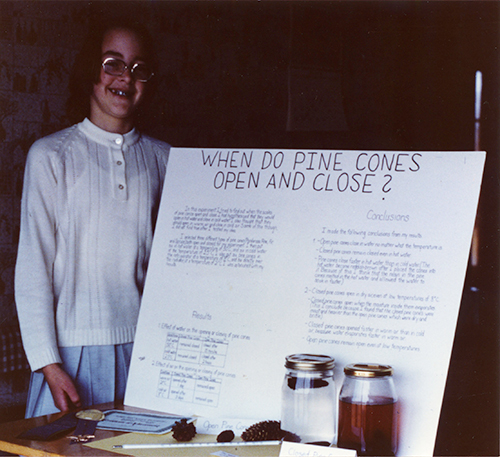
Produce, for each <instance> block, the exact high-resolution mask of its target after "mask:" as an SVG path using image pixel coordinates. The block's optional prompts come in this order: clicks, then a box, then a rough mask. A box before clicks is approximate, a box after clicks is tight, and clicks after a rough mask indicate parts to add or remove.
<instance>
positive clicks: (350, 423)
mask: <svg viewBox="0 0 500 457" xmlns="http://www.w3.org/2000/svg"><path fill="white" fill-rule="evenodd" d="M344 373H345V378H344V382H343V383H342V388H341V390H340V395H339V430H338V434H339V437H338V441H337V446H338V447H342V448H347V449H355V450H356V451H357V453H358V455H374V456H386V455H390V456H391V455H392V456H394V455H396V451H397V445H398V419H397V416H398V410H397V406H398V397H397V395H396V389H395V387H394V381H393V378H392V375H393V369H392V368H391V367H390V366H389V365H377V364H362V363H356V364H350V365H347V366H346V367H345V368H344Z"/></svg>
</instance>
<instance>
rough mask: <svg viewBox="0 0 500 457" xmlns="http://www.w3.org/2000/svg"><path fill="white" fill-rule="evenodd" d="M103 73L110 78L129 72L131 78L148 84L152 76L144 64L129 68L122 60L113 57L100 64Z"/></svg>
mask: <svg viewBox="0 0 500 457" xmlns="http://www.w3.org/2000/svg"><path fill="white" fill-rule="evenodd" d="M102 68H103V69H104V73H106V74H108V75H111V76H121V75H123V73H125V70H130V74H131V75H132V78H134V79H135V80H136V81H140V82H143V83H145V82H148V81H149V80H150V79H151V78H152V77H153V75H154V73H153V71H152V70H151V68H149V67H148V66H147V65H146V64H144V63H135V64H134V65H132V67H129V66H128V65H127V64H126V63H125V62H124V61H123V60H120V59H116V58H115V57H107V58H106V59H104V62H103V63H102Z"/></svg>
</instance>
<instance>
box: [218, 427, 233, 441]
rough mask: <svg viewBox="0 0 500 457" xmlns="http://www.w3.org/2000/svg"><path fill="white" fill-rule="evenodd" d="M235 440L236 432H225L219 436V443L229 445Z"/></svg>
mask: <svg viewBox="0 0 500 457" xmlns="http://www.w3.org/2000/svg"><path fill="white" fill-rule="evenodd" d="M233 440H234V432H233V431H232V430H224V431H223V432H220V433H219V435H218V436H217V442H218V443H229V442H230V441H233Z"/></svg>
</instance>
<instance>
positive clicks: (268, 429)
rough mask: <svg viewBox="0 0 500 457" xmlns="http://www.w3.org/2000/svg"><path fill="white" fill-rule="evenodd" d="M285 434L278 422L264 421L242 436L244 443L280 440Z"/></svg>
mask: <svg viewBox="0 0 500 457" xmlns="http://www.w3.org/2000/svg"><path fill="white" fill-rule="evenodd" d="M282 436H283V432H282V430H281V427H280V423H279V422H278V421H263V422H257V423H256V424H253V425H251V426H250V427H248V428H247V429H246V430H245V431H244V432H243V433H242V434H241V438H242V439H243V440H244V441H271V440H280V439H281V438H282Z"/></svg>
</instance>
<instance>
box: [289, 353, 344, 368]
mask: <svg viewBox="0 0 500 457" xmlns="http://www.w3.org/2000/svg"><path fill="white" fill-rule="evenodd" d="M285 360H286V362H285V367H286V368H291V369H293V370H300V371H322V370H332V369H333V367H334V366H335V359H334V358H333V357H330V356H329V355H319V354H292V355H289V356H287V357H285Z"/></svg>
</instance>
